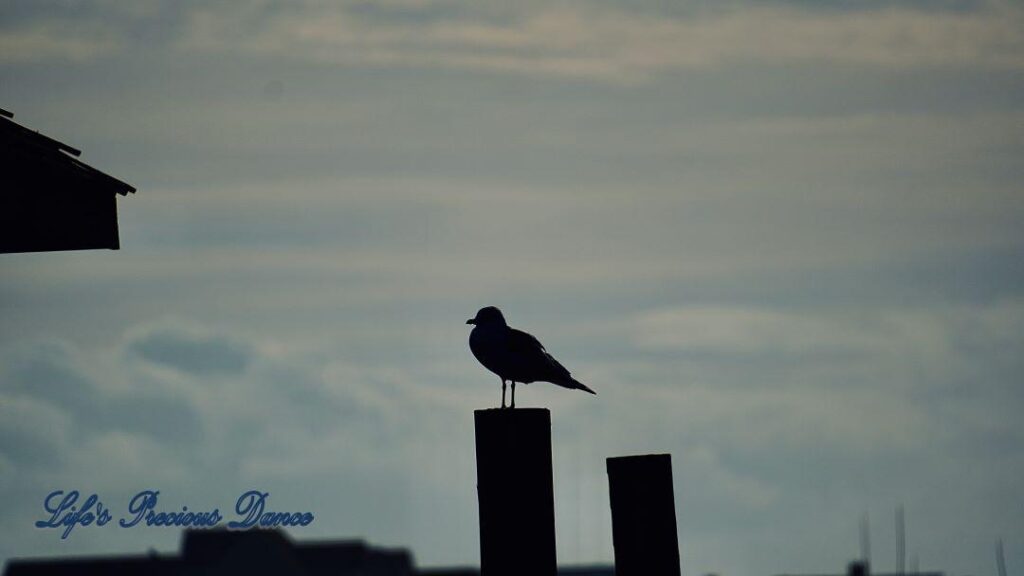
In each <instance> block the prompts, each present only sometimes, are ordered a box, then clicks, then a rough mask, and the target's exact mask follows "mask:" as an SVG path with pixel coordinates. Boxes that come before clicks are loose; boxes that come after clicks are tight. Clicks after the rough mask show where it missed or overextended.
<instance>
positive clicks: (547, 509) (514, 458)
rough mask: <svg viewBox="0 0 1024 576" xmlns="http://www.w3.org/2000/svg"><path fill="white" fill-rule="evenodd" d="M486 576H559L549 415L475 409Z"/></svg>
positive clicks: (530, 410)
mask: <svg viewBox="0 0 1024 576" xmlns="http://www.w3.org/2000/svg"><path fill="white" fill-rule="evenodd" d="M474 416H475V419H476V478H477V497H478V499H479V503H480V573H481V575H482V576H506V575H508V576H521V575H524V574H529V575H531V576H555V573H556V571H557V562H556V559H555V495H554V494H555V493H554V485H553V481H552V472H551V413H550V412H548V411H547V410H546V409H543V408H526V409H520V410H502V409H491V410H477V411H476V412H475V413H474Z"/></svg>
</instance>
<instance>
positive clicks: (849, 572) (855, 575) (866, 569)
mask: <svg viewBox="0 0 1024 576" xmlns="http://www.w3.org/2000/svg"><path fill="white" fill-rule="evenodd" d="M778 576H797V575H795V574H779V575H778ZM801 576H839V575H836V574H804V575H801ZM845 576H899V574H898V573H895V572H893V573H886V572H877V573H875V572H871V565H870V564H868V563H867V562H864V561H863V560H858V561H854V562H850V564H849V565H847V567H846V575H845ZM916 576H944V575H943V573H942V572H917V573H916Z"/></svg>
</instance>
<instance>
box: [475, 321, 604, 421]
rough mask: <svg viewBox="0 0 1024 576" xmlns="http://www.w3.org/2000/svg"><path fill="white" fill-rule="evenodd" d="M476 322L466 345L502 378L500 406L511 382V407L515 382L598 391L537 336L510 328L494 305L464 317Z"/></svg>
mask: <svg viewBox="0 0 1024 576" xmlns="http://www.w3.org/2000/svg"><path fill="white" fill-rule="evenodd" d="M466 324H475V327H474V328H473V331H472V332H470V333H469V349H470V350H472V351H473V356H476V359H477V360H479V361H480V363H481V364H483V365H484V367H485V368H487V369H488V370H490V371H491V372H494V373H495V374H497V375H498V377H499V378H501V407H502V408H504V407H505V388H506V386H507V384H506V383H507V382H512V406H511V407H512V408H515V407H516V382H522V383H523V384H529V383H531V382H550V383H552V384H557V385H559V386H561V387H563V388H569V389H573V390H583V391H584V392H590V393H591V394H597V392H594V391H593V390H591V389H590V388H587V387H586V386H584V385H583V384H582V383H581V382H580V381H579V380H576V379H575V378H573V377H572V376H570V375H569V371H568V370H566V369H565V366H562V365H561V364H559V363H558V360H555V359H554V357H552V356H551V354H548V352H547V350H545V349H544V345H543V344H541V343H540V341H538V340H537V339H536V338H534V337H533V336H531V335H530V334H527V333H526V332H523V331H522V330H516V329H515V328H509V326H508V324H507V323H505V317H504V316H503V315H502V314H501V310H498V309H497V308H495V307H494V306H487V307H486V308H481V309H480V311H479V312H477V313H476V317H475V318H471V319H469V320H466Z"/></svg>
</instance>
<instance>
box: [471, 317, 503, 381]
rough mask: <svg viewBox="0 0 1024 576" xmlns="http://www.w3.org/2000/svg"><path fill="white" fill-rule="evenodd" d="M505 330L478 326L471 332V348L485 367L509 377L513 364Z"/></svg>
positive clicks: (499, 374)
mask: <svg viewBox="0 0 1024 576" xmlns="http://www.w3.org/2000/svg"><path fill="white" fill-rule="evenodd" d="M505 332H506V331H505V330H495V329H490V328H487V327H481V326H477V327H476V328H474V329H473V331H472V332H470V333H469V349H470V351H472V352H473V356H476V359H477V360H479V361H480V363H481V364H483V365H484V367H485V368H487V369H488V370H490V371H491V372H494V373H495V374H497V375H498V376H501V377H507V376H508V374H509V370H510V368H511V365H512V359H511V358H510V357H509V351H508V336H507V334H506V333H505Z"/></svg>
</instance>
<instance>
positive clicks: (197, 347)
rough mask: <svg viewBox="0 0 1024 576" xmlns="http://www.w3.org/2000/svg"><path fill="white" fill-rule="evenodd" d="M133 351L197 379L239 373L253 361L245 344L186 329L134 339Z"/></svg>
mask: <svg viewBox="0 0 1024 576" xmlns="http://www.w3.org/2000/svg"><path fill="white" fill-rule="evenodd" d="M128 348H129V351H130V352H131V353H133V354H137V355H138V356H140V357H142V358H145V359H146V360H148V361H150V362H155V363H157V364H162V365H165V366H169V367H171V368H175V369H178V370H181V371H184V372H188V373H191V374H194V375H197V376H203V375H209V376H215V375H219V374H238V373H241V372H244V371H245V369H246V367H247V366H248V365H249V362H250V360H251V359H252V350H251V349H249V348H248V347H247V346H246V345H245V344H243V343H240V342H236V341H232V340H229V339H227V338H224V337H222V336H217V335H213V334H203V333H202V332H201V331H198V330H195V329H191V330H190V329H188V328H186V327H182V326H164V327H161V328H158V329H154V330H150V331H148V332H145V333H143V334H139V335H137V336H136V337H134V338H133V339H132V341H131V343H130V344H129V347H128Z"/></svg>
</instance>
